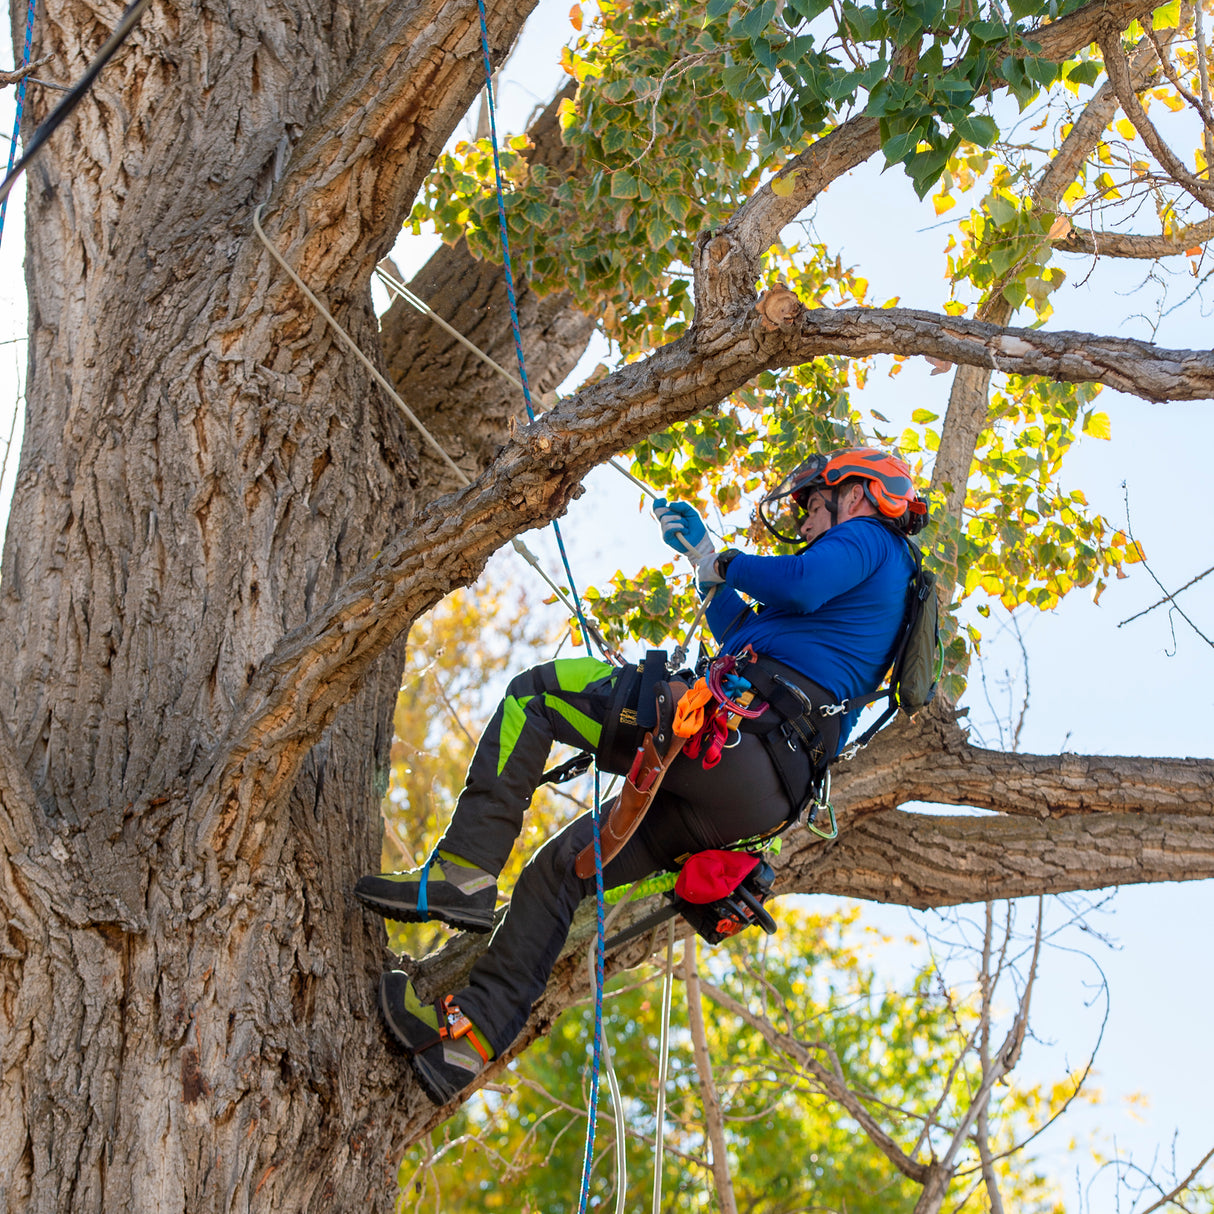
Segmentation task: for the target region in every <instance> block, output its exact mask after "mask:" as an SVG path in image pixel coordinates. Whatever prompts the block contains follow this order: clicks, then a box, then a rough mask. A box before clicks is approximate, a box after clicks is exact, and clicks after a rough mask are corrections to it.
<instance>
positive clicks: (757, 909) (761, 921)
mask: <svg viewBox="0 0 1214 1214" xmlns="http://www.w3.org/2000/svg"><path fill="white" fill-rule="evenodd" d="M733 892H734V896H735V897H736V898H740V899H741V900H742V901H743V902H745V903H746V905H747V906H748V907H750V910H751V913H752V914H753V915H754V917H755V922H756V923H757V924H758V925H759V926H760V927H761V928H762V929H763V930H764V931H765V932H766V933H767V934H768V935H769V936H774V935H775V932H776V921H775V920H774V919H773V918H772V917H771V916H770V915H769V914H768V913H767V911H766V910H765V909H764V908H763V903H762V902H760V901H759V900H758V898H756V897H755V896H754V894H752V893H751V892H750V890H748V889H747V888H746V886H745V885H739V886H738V888H737V889H735V890H734V891H733Z"/></svg>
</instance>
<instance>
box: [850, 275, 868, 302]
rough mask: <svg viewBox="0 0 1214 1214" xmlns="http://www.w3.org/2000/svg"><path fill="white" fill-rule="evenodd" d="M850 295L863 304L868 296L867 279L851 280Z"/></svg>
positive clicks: (857, 278)
mask: <svg viewBox="0 0 1214 1214" xmlns="http://www.w3.org/2000/svg"><path fill="white" fill-rule="evenodd" d="M851 293H852V294H853V295H854V296H855V297H856V299H858V300H859V301H860V302H861V303H863V302H864V297H865V296H866V295H867V294H868V279H867V278H860V277H858V276H856V277H853V278H852V279H851Z"/></svg>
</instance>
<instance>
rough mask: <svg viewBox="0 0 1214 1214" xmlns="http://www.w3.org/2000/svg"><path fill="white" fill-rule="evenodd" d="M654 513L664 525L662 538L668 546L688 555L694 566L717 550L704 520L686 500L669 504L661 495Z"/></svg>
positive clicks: (682, 554)
mask: <svg viewBox="0 0 1214 1214" xmlns="http://www.w3.org/2000/svg"><path fill="white" fill-rule="evenodd" d="M653 513H654V517H655V518H656V519H657V520H658V522H659V523H660V524H661V526H662V540H663V541H664V542H665V544H666V546H667V547H668V548H673V549H674V550H675V552H677V553H678V554H679V555H680V556H685V557H687V559H688V560H689V561H690V562H691V563H692V565H693V566H695V565H699V563H700V562H701V561H702V560H703V559H704V558H705V557H706V556H709V555H710V554H711V553H713V552H715V551H716V549H715V546H714V545H713V542H712V541H711V540H710V539H709V538H708V529H707V528H706V527H705V526H704V520H703V519H701V518H700V516H699V515H698V514H697V513H696V512H695V510H694V508H693V507H691V506H690V505H688V504H687V503H686V502H671V503H670V504H669V505H667V504H666V499H665V498H664V497H659V498H657V499H656V500H655V502H654V503H653Z"/></svg>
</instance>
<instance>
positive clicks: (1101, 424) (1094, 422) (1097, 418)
mask: <svg viewBox="0 0 1214 1214" xmlns="http://www.w3.org/2000/svg"><path fill="white" fill-rule="evenodd" d="M1083 432H1084V434H1090V435H1091V436H1092V437H1093V438H1106V439H1107V438H1112V437H1113V426H1112V423H1111V422H1110V421H1109V415H1108V414H1107V413H1089V414H1088V415H1087V417H1086V419H1085V420H1084V423H1083Z"/></svg>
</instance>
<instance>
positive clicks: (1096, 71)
mask: <svg viewBox="0 0 1214 1214" xmlns="http://www.w3.org/2000/svg"><path fill="white" fill-rule="evenodd" d="M1100 72H1101V66H1100V64H1099V63H1097V62H1096V61H1095V60H1094V59H1085V60H1084V61H1083V62H1082V63H1076V64H1075V65H1074V66H1073V67H1070V68H1068V69H1067V73H1066V78H1067V79H1068V80H1072V81H1074V82H1075V83H1076V84H1095V83H1096V81H1097V79H1099V77H1100Z"/></svg>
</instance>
